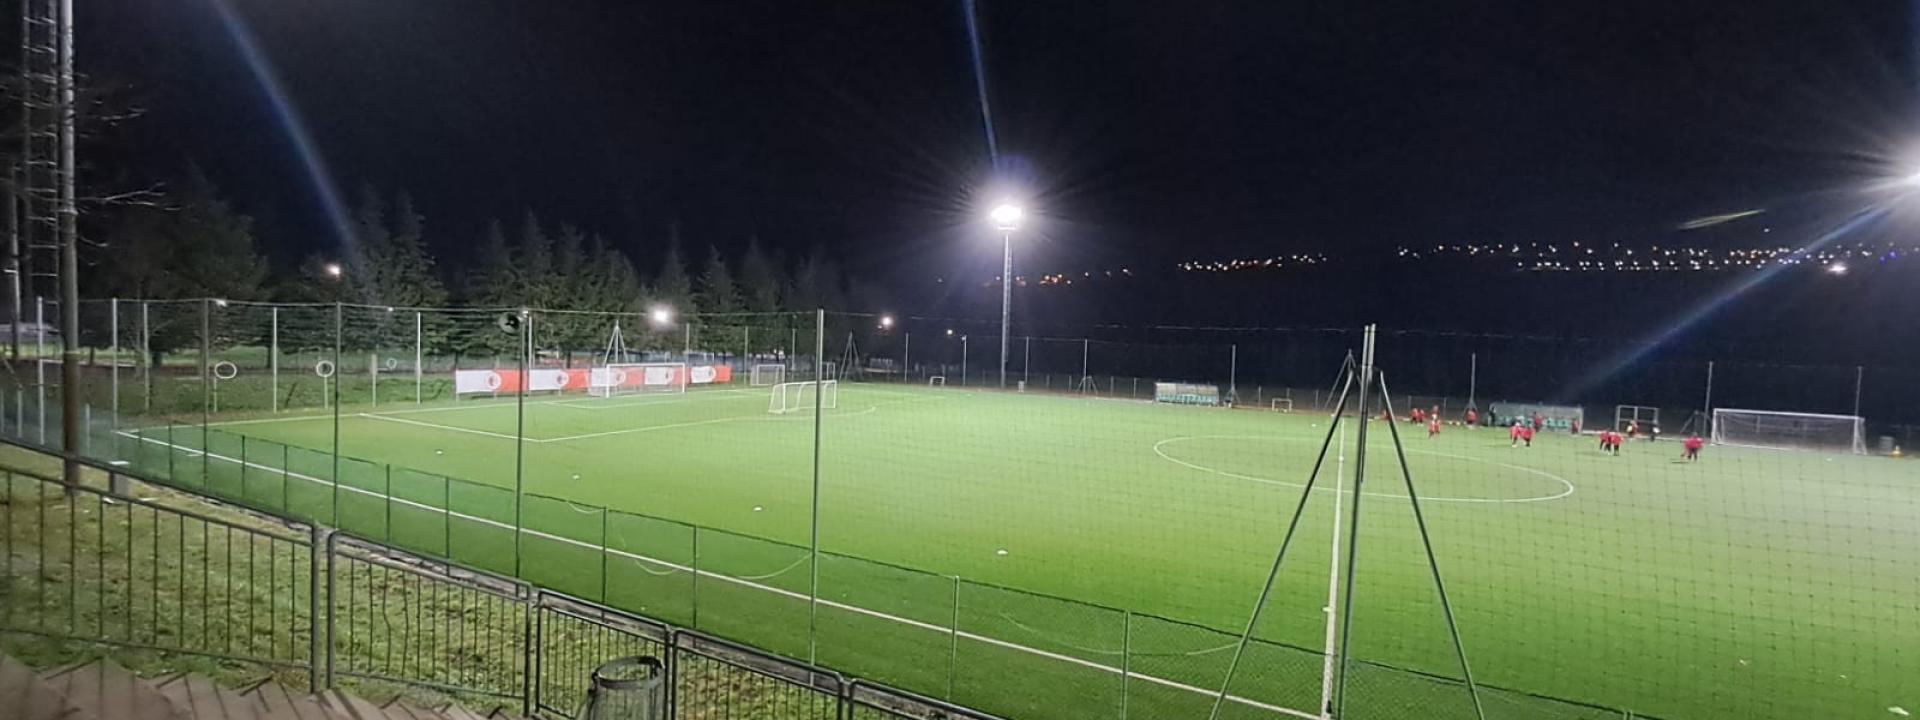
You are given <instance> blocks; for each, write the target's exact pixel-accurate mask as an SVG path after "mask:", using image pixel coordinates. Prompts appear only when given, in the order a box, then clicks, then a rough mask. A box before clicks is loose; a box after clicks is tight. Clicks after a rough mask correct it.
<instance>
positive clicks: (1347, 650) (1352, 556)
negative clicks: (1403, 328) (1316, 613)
mask: <svg viewBox="0 0 1920 720" xmlns="http://www.w3.org/2000/svg"><path fill="white" fill-rule="evenodd" d="M1377 327H1378V326H1375V325H1368V326H1367V328H1366V331H1365V334H1364V335H1363V336H1362V339H1361V342H1360V397H1359V403H1358V407H1359V408H1360V412H1359V415H1358V417H1359V425H1360V429H1359V431H1358V433H1357V437H1356V438H1355V445H1354V449H1353V507H1352V510H1351V513H1352V515H1351V516H1350V517H1349V518H1348V519H1347V577H1346V581H1345V585H1346V588H1345V589H1344V590H1343V591H1342V594H1343V595H1344V596H1345V597H1344V598H1342V599H1341V603H1342V607H1341V609H1340V653H1339V654H1340V675H1339V683H1338V685H1337V690H1336V691H1335V693H1334V696H1333V714H1332V716H1333V717H1337V718H1344V717H1346V716H1347V713H1346V709H1347V672H1348V667H1349V666H1350V664H1351V661H1352V660H1353V655H1352V648H1353V579H1354V575H1355V573H1354V563H1355V562H1356V556H1357V555H1359V550H1360V498H1362V497H1364V496H1365V493H1364V490H1365V484H1366V480H1367V424H1368V422H1367V421H1368V420H1369V419H1371V417H1372V415H1373V406H1371V405H1369V404H1368V397H1367V391H1368V390H1370V389H1371V386H1372V384H1373V372H1374V367H1373V338H1374V332H1375V330H1376V329H1377Z"/></svg>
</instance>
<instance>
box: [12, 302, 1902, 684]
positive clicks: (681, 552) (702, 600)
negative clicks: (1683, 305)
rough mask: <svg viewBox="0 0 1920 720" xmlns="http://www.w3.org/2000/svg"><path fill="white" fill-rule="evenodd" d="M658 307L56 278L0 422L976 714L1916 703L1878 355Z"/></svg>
mask: <svg viewBox="0 0 1920 720" xmlns="http://www.w3.org/2000/svg"><path fill="white" fill-rule="evenodd" d="M661 309H662V308H660V307H656V306H653V305H649V304H646V303H643V302H641V301H638V300H630V299H624V298H609V299H606V301H605V302H603V303H596V304H595V305H594V306H593V307H585V308H578V309H573V308H549V309H539V308H536V309H524V308H458V309H449V308H405V307H386V306H378V305H365V304H347V303H341V304H333V303H310V304H269V303H255V302H242V301H237V300H216V299H192V300H171V301H159V300H151V301H149V300H138V299H119V300H93V301H87V302H85V303H84V304H83V305H82V307H81V325H82V327H81V334H80V336H79V341H80V342H79V345H80V346H81V349H82V353H81V362H82V368H81V370H82V372H81V379H82V385H81V386H80V387H78V388H71V389H70V388H64V387H61V385H60V382H59V377H60V373H59V365H58V362H57V361H58V350H57V348H58V347H59V345H60V343H59V337H58V335H57V334H56V333H54V332H53V331H52V329H51V326H48V325H44V324H23V326H22V327H21V328H17V329H16V328H10V329H12V330H14V331H15V332H14V333H13V335H12V337H13V340H14V342H15V344H17V345H18V347H19V349H18V350H17V351H16V350H15V349H14V348H13V347H11V346H9V347H7V348H5V357H6V361H5V366H4V373H0V433H3V434H4V435H6V436H7V437H8V438H9V439H10V440H12V441H13V442H17V443H24V444H28V445H33V446H38V447H45V448H56V447H57V445H58V444H59V443H60V432H59V429H60V424H61V422H62V421H63V420H64V419H65V418H63V417H62V415H61V412H60V408H61V398H62V395H63V394H64V393H66V392H69V391H72V392H75V393H77V394H78V396H79V399H80V400H81V402H80V403H79V407H80V413H81V417H80V418H78V420H79V421H80V422H81V423H82V424H83V427H84V428H85V429H86V431H85V432H84V433H83V444H82V446H81V447H80V448H77V449H76V450H78V451H79V452H81V453H82V454H84V455H85V456H87V457H89V458H94V459H97V460H99V461H101V462H102V463H105V464H106V465H105V467H110V468H120V469H123V471H124V472H128V473H131V474H134V475H137V476H139V477H143V478H148V479H150V480H152V481H154V482H156V483H160V484H164V485H169V486H172V487H175V488H178V489H181V490H184V491H188V492H193V493H200V494H204V495H208V496H212V497H215V498H218V499H220V500H221V501H223V502H227V503H231V504H235V505H240V506H245V507H248V508H252V509H254V510H257V511H260V512H266V513H272V514H275V515H279V516H283V517H288V518H292V519H295V520H299V521H302V522H311V523H317V524H320V525H324V526H327V527H332V528H336V529H339V530H341V531H343V532H346V533H348V534H350V535H353V536H356V537H359V538H363V539H366V540H370V541H374V542H379V543H386V544H391V545H395V546H398V547H402V548H405V549H408V550H411V551H414V552H418V553H424V554H426V555H429V556H434V557H439V558H444V559H446V560H448V561H450V562H453V563H455V564H458V565H461V566H465V567H469V568H475V569H480V570H486V571H490V572H495V573H500V574H504V575H509V576H516V577H519V578H523V579H525V580H527V581H529V582H532V583H535V584H537V585H539V586H541V587H545V588H548V589H551V590H554V591H558V592H562V593H565V594H568V595H572V596H576V597H580V598H585V599H588V600H593V601H597V602H604V603H607V604H610V605H613V606H615V607H618V608H620V609H622V610H626V611H629V612H633V613H636V614H640V615H643V616H646V617H650V618H654V619H656V620H659V621H662V622H666V623H670V624H673V625H675V626H679V627H687V628H695V629H699V630H701V631H703V632H707V633H711V634H714V635H718V636H721V637H724V638H727V639H730V640H733V641H737V642H741V643H746V644H749V645H754V646H758V647H763V648H767V649H770V650H773V651H775V652H778V653H781V654H784V655H786V656H788V657H791V658H794V659H796V660H801V661H811V662H814V663H818V664H820V665H823V666H826V667H831V668H834V669H836V670H839V671H842V672H845V673H848V674H850V675H856V676H860V677H868V678H873V679H875V680H880V681H884V682H887V683H890V684H893V685H896V686H901V687H904V688H907V689H910V690H912V691H914V692H917V693H920V694H923V695H928V696H932V697H937V698H944V699H950V700H953V701H955V702H959V703H963V704H967V705H973V706H978V707H980V708H982V709H984V710H987V711H990V712H994V713H997V714H1000V715H1003V716H1011V717H1049V718H1052V717H1064V718H1082V717H1085V718H1116V717H1118V718H1129V717H1137V718H1159V717H1208V716H1210V715H1213V713H1214V708H1215V706H1216V705H1218V707H1219V714H1218V716H1219V717H1229V718H1274V719H1278V718H1293V717H1321V716H1324V715H1325V714H1326V712H1327V711H1328V709H1329V708H1332V707H1339V708H1342V709H1344V711H1345V717H1353V718H1413V717H1420V718H1429V717H1439V718H1467V717H1474V716H1475V710H1474V705H1473V697H1472V695H1471V694H1470V693H1469V691H1468V690H1469V687H1468V684H1467V672H1466V670H1467V669H1468V668H1469V667H1470V669H1471V671H1472V677H1473V680H1474V681H1475V683H1476V684H1477V687H1478V690H1479V693H1478V695H1479V700H1480V702H1481V706H1482V707H1483V708H1484V709H1485V712H1486V715H1487V717H1501V718H1508V717H1513V718H1518V717H1569V718H1617V717H1629V716H1631V717H1672V718H1681V717H1687V718H1710V719H1711V718H1743V719H1744V718H1800V717H1812V716H1823V717H1824V716H1834V715H1859V716H1863V717H1865V716H1879V715H1881V714H1891V715H1898V714H1899V713H1898V712H1894V710H1895V709H1898V710H1903V711H1910V710H1912V709H1914V708H1915V707H1916V706H1920V701H1916V700H1912V699H1910V697H1909V696H1910V695H1911V693H1913V692H1914V691H1915V690H1916V688H1915V686H1914V685H1913V682H1912V681H1911V680H1910V679H1911V678H1915V677H1920V665H1916V661H1915V659H1914V656H1913V653H1911V652H1910V648H1911V647H1913V646H1914V645H1915V643H1917V642H1920V613H1916V612H1914V608H1913V601H1912V599H1911V596H1912V594H1913V588H1915V587H1920V569H1916V565H1915V564H1914V563H1913V562H1912V558H1913V557H1916V556H1920V530H1916V529H1915V526H1914V524H1913V523H1912V522H1911V519H1912V518H1913V517H1914V516H1916V515H1920V490H1917V489H1916V485H1915V483H1913V482H1912V478H1913V473H1912V466H1911V465H1910V463H1911V460H1909V459H1907V458H1906V455H1907V454H1908V451H1909V450H1911V448H1912V447H1913V443H1914V442H1915V441H1916V439H1920V438H1916V437H1915V431H1914V427H1915V426H1916V425H1920V417H1916V415H1915V411H1914V409H1915V408H1920V383H1915V382H1913V381H1912V380H1913V378H1912V373H1911V371H1910V370H1909V369H1906V368H1904V367H1902V366H1899V365H1896V364H1891V363H1876V362H1873V361H1872V360H1871V359H1863V361H1862V362H1861V363H1859V364H1857V365H1849V366H1805V365H1792V364H1777V363H1768V362H1756V361H1753V360H1751V359H1748V358H1750V357H1751V356H1750V355H1740V356H1735V355H1733V354H1726V355H1718V354H1714V353H1705V354H1700V355H1692V354H1686V353H1681V352H1678V351H1673V350H1665V349H1649V348H1644V347H1638V346H1629V345H1622V344H1614V343H1608V342H1602V341H1596V340H1566V339H1557V338H1545V337H1508V336H1488V335H1472V334H1460V333H1440V332H1426V331H1421V330H1404V329H1402V330H1395V329H1385V330H1382V331H1381V332H1380V333H1379V334H1378V336H1377V339H1376V342H1377V352H1376V355H1375V361H1376V362H1375V369H1376V370H1377V371H1378V373H1379V375H1380V377H1379V378H1377V380H1382V381H1383V382H1382V383H1381V384H1379V385H1369V386H1368V387H1369V394H1368V398H1367V401H1366V403H1365V404H1364V405H1362V404H1361V403H1360V398H1359V396H1358V387H1357V386H1356V385H1355V384H1353V383H1350V382H1349V381H1348V378H1349V377H1350V376H1351V374H1352V373H1353V372H1354V368H1355V361H1356V360H1357V359H1358V354H1359V351H1360V349H1361V335H1360V333H1359V332H1358V331H1354V330H1345V329H1323V328H1302V329H1273V328H1265V329H1233V328H1182V327H1152V328H1123V327H1072V326H1044V325H1041V324H1031V325H1029V324H1024V323H1022V322H1021V319H1020V318H1019V317H1018V316H1017V315H1016V322H1015V324H1014V325H1012V326H1011V327H1009V328H1006V329H1005V333H1006V341H1005V343H1004V347H1005V348H1006V351H1005V353H1004V355H1003V353H1002V347H1003V343H1002V332H1003V329H1002V327H1001V326H1000V325H999V323H998V322H994V321H981V320H964V319H947V318H932V317H914V316H911V315H904V314H903V315H888V314H880V313H874V314H865V313H853V312H812V311H808V312H793V313H771V312H770V313H734V314H710V315H701V314H676V313H673V312H671V311H670V310H671V309H670V308H668V309H667V310H669V311H668V312H659V310H661ZM25 315H26V316H27V317H45V318H52V317H57V316H58V313H57V307H55V306H54V305H52V304H50V303H34V304H32V305H31V306H29V311H28V312H27V313H25ZM23 322H24V321H23ZM1003 378H1004V379H1003ZM1343 398H1344V399H1345V401H1346V406H1345V408H1346V409H1345V412H1343V413H1340V414H1338V415H1336V414H1335V412H1334V410H1335V408H1336V407H1339V406H1340V404H1341V402H1342V399H1343ZM1389 411H1390V412H1391V415H1390V416H1389ZM1336 421H1337V422H1336ZM1389 422H1390V423H1392V424H1391V425H1389V424H1388V423H1389ZM1363 428H1364V429H1365V430H1366V438H1367V439H1366V444H1365V446H1364V448H1363V446H1362V445H1361V444H1360V439H1359V438H1360V434H1361V430H1362V429H1363ZM1363 450H1364V460H1365V464H1364V465H1362V455H1363V452H1362V451H1363ZM1403 459H1404V465H1403V464H1402V463H1403ZM1363 468H1364V474H1363ZM1356 483H1359V484H1360V486H1359V492H1358V493H1356V492H1355V485H1356ZM1409 483H1410V486H1411V488H1412V489H1413V492H1412V493H1410V492H1409V491H1408V488H1409ZM1309 485H1311V486H1312V488H1313V489H1312V490H1311V491H1309V490H1307V488H1308V486H1309ZM1415 494H1417V496H1418V499H1419V501H1420V504H1419V507H1420V509H1421V514H1420V515H1418V516H1416V515H1415V514H1414V510H1413V508H1414V502H1413V501H1414V497H1415ZM1356 502H1357V503H1358V508H1359V509H1358V511H1357V512H1356V511H1355V508H1356ZM1423 524H1424V532H1423ZM1289 538H1290V539H1289ZM1283 544H1284V545H1285V554H1284V555H1282V554H1281V549H1282V546H1283ZM1429 549H1430V550H1431V553H1432V554H1431V555H1429V554H1428V551H1429ZM1276 559H1278V560H1280V562H1279V563H1278V569H1277V571H1275V569H1274V568H1275V561H1276ZM1436 571H1437V577H1439V578H1442V579H1444V587H1445V590H1446V591H1447V595H1446V598H1447V600H1448V602H1446V603H1443V602H1442V600H1441V595H1440V594H1439V589H1440V587H1441V584H1440V583H1437V582H1436V580H1435V578H1436ZM1270 573H1271V579H1272V581H1271V583H1269V582H1268V579H1269V574H1270ZM1449 610H1450V611H1451V616H1452V619H1453V620H1454V623H1453V624H1451V625H1450V624H1449V623H1448V616H1449ZM1453 630H1457V631H1458V635H1457V640H1458V643H1457V644H1456V636H1455V635H1454V634H1453V632H1452V631H1453ZM1462 651H1464V653H1463V652H1462ZM1463 654H1464V657H1465V658H1466V660H1467V661H1468V665H1466V666H1463V665H1462V663H1461V662H1460V660H1461V657H1462V655H1463Z"/></svg>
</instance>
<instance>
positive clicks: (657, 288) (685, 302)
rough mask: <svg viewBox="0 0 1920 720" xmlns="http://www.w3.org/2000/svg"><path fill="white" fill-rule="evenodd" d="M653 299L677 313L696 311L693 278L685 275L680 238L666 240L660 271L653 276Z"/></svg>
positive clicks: (686, 313) (690, 313)
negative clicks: (665, 249) (664, 254)
mask: <svg viewBox="0 0 1920 720" xmlns="http://www.w3.org/2000/svg"><path fill="white" fill-rule="evenodd" d="M651 290H652V292H651V295H652V296H653V301H654V302H656V303H659V304H662V305H666V306H667V307H670V308H673V311H674V313H675V314H677V315H681V316H685V315H692V314H694V313H696V312H698V309H697V308H696V306H695V305H694V304H693V280H692V279H690V278H688V277H687V264H686V262H685V261H684V260H681V259H680V240H679V238H678V237H677V235H676V237H674V238H672V239H670V240H668V243H667V254H666V257H663V258H661V260H660V273H659V274H657V275H655V276H654V278H653V286H652V288H651Z"/></svg>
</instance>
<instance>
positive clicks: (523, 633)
mask: <svg viewBox="0 0 1920 720" xmlns="http://www.w3.org/2000/svg"><path fill="white" fill-rule="evenodd" d="M521 394H522V395H524V394H525V389H524V388H523V389H522V390H521ZM539 602H540V596H539V595H537V594H536V595H534V596H533V598H532V599H531V600H529V601H528V602H526V603H525V604H523V605H521V606H520V607H521V611H522V612H521V616H520V618H521V620H520V642H521V645H520V649H521V650H522V651H524V652H523V655H522V663H521V667H520V714H521V715H522V716H527V715H532V714H533V686H534V682H533V658H534V652H535V650H534V647H533V615H534V612H533V611H534V607H535V606H536V605H538V604H539Z"/></svg>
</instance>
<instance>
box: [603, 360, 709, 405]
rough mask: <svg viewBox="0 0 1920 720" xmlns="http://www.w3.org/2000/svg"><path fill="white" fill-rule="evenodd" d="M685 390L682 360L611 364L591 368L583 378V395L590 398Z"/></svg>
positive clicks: (684, 367) (685, 372) (685, 374)
mask: <svg viewBox="0 0 1920 720" xmlns="http://www.w3.org/2000/svg"><path fill="white" fill-rule="evenodd" d="M686 391H687V364H686V363H678V362H672V363H614V364H612V365H602V366H600V367H597V368H594V369H593V370H592V372H590V373H589V374H588V377H587V394H588V395H592V396H594V397H617V396H621V395H639V394H643V393H683V392H686Z"/></svg>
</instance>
